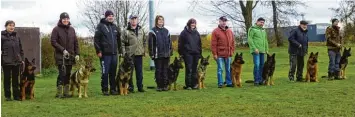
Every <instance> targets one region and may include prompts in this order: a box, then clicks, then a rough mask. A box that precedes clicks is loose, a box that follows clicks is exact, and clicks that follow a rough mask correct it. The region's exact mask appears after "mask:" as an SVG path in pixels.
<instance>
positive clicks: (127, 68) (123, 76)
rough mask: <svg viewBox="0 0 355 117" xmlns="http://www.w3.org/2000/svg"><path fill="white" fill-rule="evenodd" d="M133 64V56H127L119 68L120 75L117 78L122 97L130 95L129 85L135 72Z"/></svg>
mask: <svg viewBox="0 0 355 117" xmlns="http://www.w3.org/2000/svg"><path fill="white" fill-rule="evenodd" d="M133 64H134V62H133V55H132V56H130V55H128V54H125V55H124V57H123V61H122V62H121V64H120V66H119V70H118V75H117V78H116V82H117V85H118V89H119V90H120V95H128V87H129V85H128V83H129V80H130V79H131V74H132V72H133Z"/></svg>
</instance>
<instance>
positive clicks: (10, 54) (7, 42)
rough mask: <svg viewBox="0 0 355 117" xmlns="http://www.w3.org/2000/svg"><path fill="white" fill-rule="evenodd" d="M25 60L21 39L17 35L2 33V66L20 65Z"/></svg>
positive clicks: (14, 33)
mask: <svg viewBox="0 0 355 117" xmlns="http://www.w3.org/2000/svg"><path fill="white" fill-rule="evenodd" d="M24 60H25V58H24V53H23V50H22V44H21V39H20V37H19V36H18V35H17V33H16V32H12V33H9V32H7V31H5V30H4V31H1V65H2V66H3V65H19V64H21V63H22V61H24Z"/></svg>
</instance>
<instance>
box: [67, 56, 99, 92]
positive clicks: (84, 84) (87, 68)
mask: <svg viewBox="0 0 355 117" xmlns="http://www.w3.org/2000/svg"><path fill="white" fill-rule="evenodd" d="M84 61H85V65H80V66H79V69H78V70H77V71H75V72H74V73H73V74H72V75H71V77H70V91H71V93H72V94H71V96H74V92H75V88H77V89H78V95H79V98H82V95H83V94H82V93H83V92H84V97H88V95H87V92H88V84H89V77H90V75H91V73H92V72H94V71H96V69H95V68H94V67H93V66H92V59H90V58H88V59H85V60H84ZM82 89H83V91H82Z"/></svg>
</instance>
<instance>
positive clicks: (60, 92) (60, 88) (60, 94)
mask: <svg viewBox="0 0 355 117" xmlns="http://www.w3.org/2000/svg"><path fill="white" fill-rule="evenodd" d="M62 97H63V85H58V86H57V94H56V95H55V98H62Z"/></svg>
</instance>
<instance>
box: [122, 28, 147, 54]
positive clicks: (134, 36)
mask: <svg viewBox="0 0 355 117" xmlns="http://www.w3.org/2000/svg"><path fill="white" fill-rule="evenodd" d="M121 39H122V40H121V45H122V46H123V47H122V52H123V53H128V54H129V55H144V54H145V46H146V36H145V35H144V31H143V29H142V28H141V26H139V25H137V27H136V29H132V27H131V25H128V27H127V28H126V29H125V30H124V31H123V32H122V37H121Z"/></svg>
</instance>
